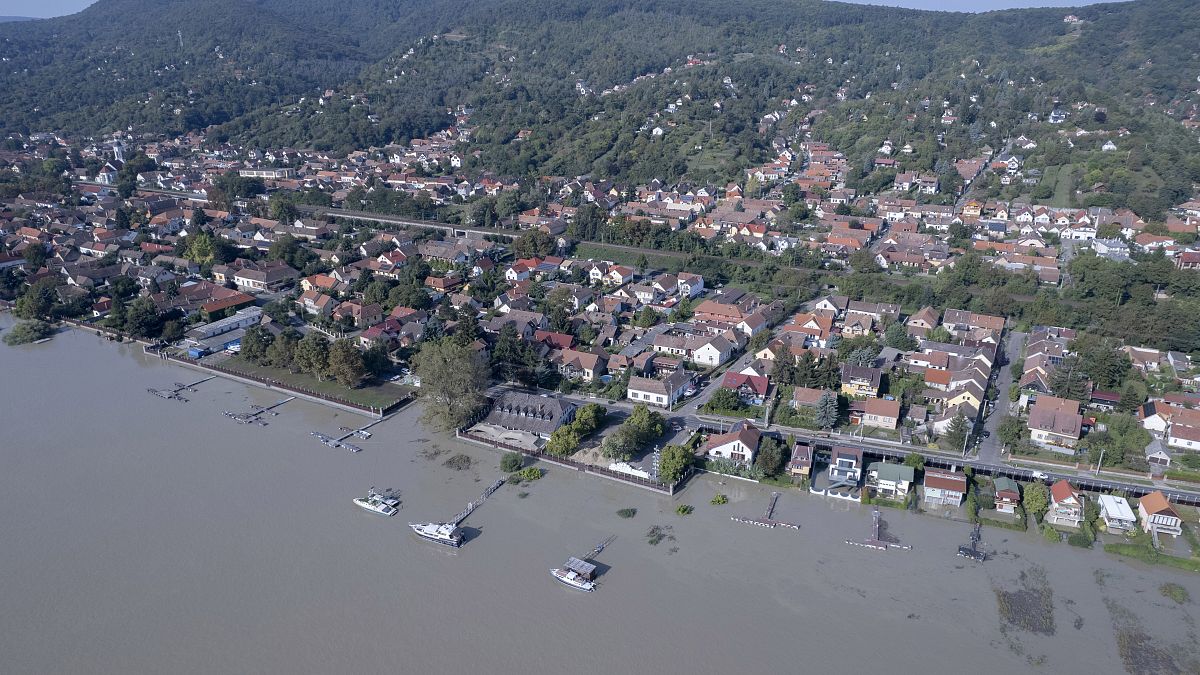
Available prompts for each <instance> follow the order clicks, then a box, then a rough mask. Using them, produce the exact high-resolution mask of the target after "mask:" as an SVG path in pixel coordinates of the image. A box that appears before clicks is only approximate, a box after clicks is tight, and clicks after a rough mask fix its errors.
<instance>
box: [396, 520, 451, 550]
mask: <svg viewBox="0 0 1200 675" xmlns="http://www.w3.org/2000/svg"><path fill="white" fill-rule="evenodd" d="M408 526H409V527H411V528H412V531H413V532H416V533H417V536H419V537H423V538H425V539H428V540H430V541H436V542H437V543H439V544H445V545H446V546H453V547H454V548H458V547H459V546H462V543H463V533H462V530H461V529H460V528H459V527H458V526H457V525H455V524H454V523H409V524H408Z"/></svg>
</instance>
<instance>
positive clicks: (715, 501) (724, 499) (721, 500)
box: [709, 494, 729, 506]
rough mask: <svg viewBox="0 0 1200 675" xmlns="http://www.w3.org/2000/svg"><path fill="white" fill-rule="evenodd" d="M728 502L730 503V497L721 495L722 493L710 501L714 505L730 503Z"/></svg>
mask: <svg viewBox="0 0 1200 675" xmlns="http://www.w3.org/2000/svg"><path fill="white" fill-rule="evenodd" d="M728 503H729V497H726V496H725V495H721V494H719V495H716V496H714V497H713V498H712V501H711V502H709V504H712V505H713V506H721V505H722V504H728Z"/></svg>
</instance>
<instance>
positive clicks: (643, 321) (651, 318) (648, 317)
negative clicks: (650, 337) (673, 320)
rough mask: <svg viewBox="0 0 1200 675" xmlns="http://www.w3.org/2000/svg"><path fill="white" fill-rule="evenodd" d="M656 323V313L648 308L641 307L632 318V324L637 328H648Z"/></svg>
mask: <svg viewBox="0 0 1200 675" xmlns="http://www.w3.org/2000/svg"><path fill="white" fill-rule="evenodd" d="M656 323H658V312H656V311H654V310H653V309H651V308H650V307H643V308H641V309H639V310H638V312H637V314H636V315H634V317H633V324H634V325H635V326H637V327H638V328H650V327H651V326H653V325H654V324H656Z"/></svg>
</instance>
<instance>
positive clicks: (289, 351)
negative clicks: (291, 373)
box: [267, 328, 300, 370]
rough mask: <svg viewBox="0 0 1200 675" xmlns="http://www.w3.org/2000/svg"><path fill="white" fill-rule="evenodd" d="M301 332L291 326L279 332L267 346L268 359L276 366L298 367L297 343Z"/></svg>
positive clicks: (289, 368)
mask: <svg viewBox="0 0 1200 675" xmlns="http://www.w3.org/2000/svg"><path fill="white" fill-rule="evenodd" d="M299 342H300V334H299V333H297V332H296V331H295V330H293V329H291V328H289V329H287V330H285V331H283V332H282V333H280V334H279V336H278V337H276V338H275V339H274V340H272V341H271V344H270V346H268V347H267V361H268V362H269V363H270V364H271V365H272V366H275V367H276V368H287V369H288V370H293V369H294V368H295V367H296V363H295V362H296V345H297V344H298V343H299Z"/></svg>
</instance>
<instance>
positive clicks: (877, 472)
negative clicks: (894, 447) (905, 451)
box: [867, 462, 915, 500]
mask: <svg viewBox="0 0 1200 675" xmlns="http://www.w3.org/2000/svg"><path fill="white" fill-rule="evenodd" d="M914 475H915V470H914V469H913V468H912V467H911V466H907V465H904V464H897V463H895V462H872V463H871V465H870V466H869V467H867V485H868V486H870V487H871V488H873V489H874V490H875V494H876V495H877V496H880V497H885V498H887V499H900V500H902V499H904V496H905V495H907V494H908V490H909V488H911V487H912V484H913V477H914Z"/></svg>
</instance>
